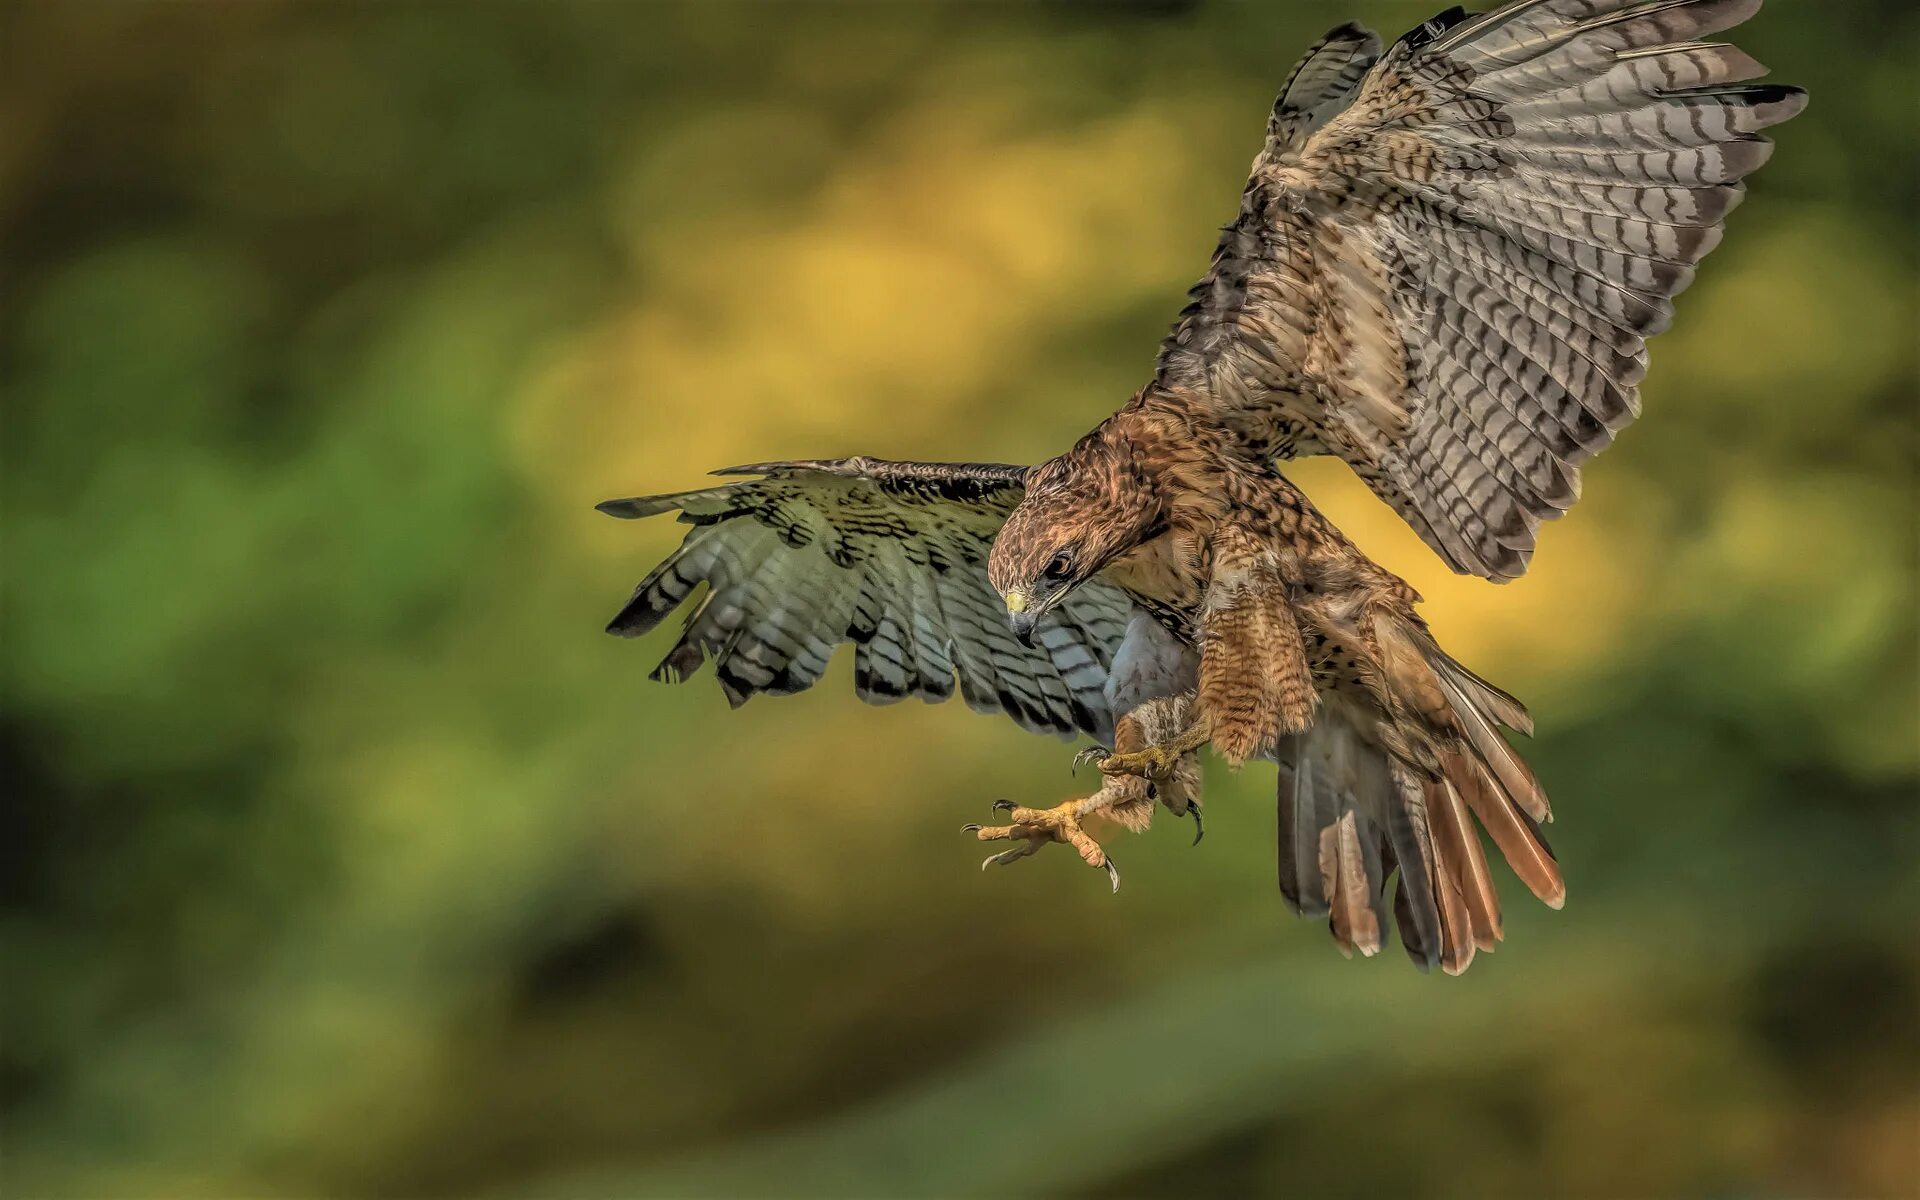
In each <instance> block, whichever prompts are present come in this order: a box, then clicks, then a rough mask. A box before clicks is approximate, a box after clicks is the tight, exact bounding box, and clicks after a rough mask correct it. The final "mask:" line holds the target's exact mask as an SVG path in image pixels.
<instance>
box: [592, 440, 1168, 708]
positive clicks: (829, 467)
mask: <svg viewBox="0 0 1920 1200" xmlns="http://www.w3.org/2000/svg"><path fill="white" fill-rule="evenodd" d="M716 473H717V474H729V475H730V474H745V475H751V476H754V478H749V479H742V480H740V481H736V482H730V483H725V484H721V485H720V486H718V487H710V488H702V489H700V490H698V491H691V492H679V493H675V494H672V495H664V496H643V497H636V498H633V499H628V500H609V501H607V502H606V503H605V504H602V505H600V509H601V511H603V512H607V513H609V514H611V515H613V516H617V517H627V518H635V517H646V516H653V515H656V514H659V513H664V512H673V511H678V512H679V514H680V519H681V520H682V521H685V522H688V523H690V524H692V525H693V526H694V529H693V530H692V532H690V533H689V534H688V535H687V537H686V540H685V541H684V542H683V543H682V544H681V546H680V548H679V549H678V550H676V551H675V552H674V553H673V554H672V555H670V556H669V557H668V558H667V560H666V561H665V562H663V563H661V564H660V565H659V566H658V567H655V568H654V569H653V571H652V572H650V573H649V574H648V575H647V577H646V578H645V579H644V580H642V581H641V583H640V586H639V587H638V588H637V589H635V591H634V594H633V598H632V599H631V600H629V601H628V603H627V605H626V607H625V608H623V609H621V611H620V613H619V615H617V616H616V617H615V618H614V619H613V622H612V623H611V624H610V625H608V627H607V629H608V632H610V633H615V634H618V635H620V636H623V637H636V636H639V635H640V634H644V633H647V632H648V631H650V630H652V629H653V628H654V627H655V626H657V625H659V624H660V623H661V622H662V621H663V620H665V619H666V617H667V615H668V614H669V613H672V612H673V611H674V610H675V609H677V608H679V607H680V606H681V605H682V604H684V603H685V602H686V601H687V600H688V599H689V598H690V597H692V596H693V595H694V593H695V592H696V590H698V589H699V588H700V586H701V585H702V584H705V585H707V586H706V590H705V593H704V594H703V595H702V596H701V597H700V599H699V600H698V601H697V602H696V603H695V604H694V605H693V607H692V609H691V611H690V612H689V613H688V616H687V618H686V622H685V626H684V628H683V630H682V633H681V636H680V638H679V640H678V641H677V642H675V643H674V645H673V647H672V648H671V649H670V650H669V651H668V652H667V655H666V657H665V659H663V660H662V661H661V663H660V665H659V666H658V667H657V668H656V669H655V670H654V672H653V678H655V679H661V680H668V681H679V680H684V679H686V678H688V677H689V676H691V675H693V674H694V673H695V672H696V671H698V670H699V669H700V667H701V665H702V664H703V663H705V662H708V661H711V662H712V663H713V665H714V674H715V676H716V677H717V678H718V680H719V682H720V686H721V688H722V690H724V691H725V693H726V696H727V699H728V700H729V701H730V702H732V703H733V704H735V705H738V704H743V703H745V702H746V701H747V699H748V698H750V697H752V696H753V695H755V694H757V693H761V692H767V693H772V694H775V695H781V694H788V693H792V692H798V691H802V690H804V689H806V688H809V687H812V686H813V685H814V684H815V683H817V682H819V680H820V678H821V676H822V675H823V674H824V673H825V672H826V669H827V665H828V663H829V662H830V661H831V659H832V657H833V652H834V650H835V648H837V647H838V646H839V645H840V644H841V643H843V642H852V643H853V644H854V655H853V679H854V689H855V691H856V692H857V693H858V695H859V696H860V698H861V699H862V700H865V701H867V702H869V703H873V704H887V703H892V702H894V701H897V700H900V699H903V698H904V697H907V696H918V697H920V698H921V699H922V700H925V701H929V702H933V701H939V700H944V699H946V698H948V697H949V696H951V695H952V694H953V692H954V690H955V687H956V685H957V687H958V689H959V691H960V694H961V696H962V697H963V698H964V699H965V701H966V703H967V704H968V705H969V706H970V707H972V708H974V709H976V710H978V711H982V712H1004V713H1006V714H1007V715H1008V716H1010V717H1012V718H1013V719H1014V720H1015V721H1016V722H1018V723H1019V724H1020V725H1021V727H1022V728H1025V729H1029V730H1033V731H1035V732H1040V733H1052V734H1059V735H1062V736H1068V735H1072V734H1073V733H1075V732H1076V731H1078V732H1080V733H1084V734H1088V735H1091V736H1093V737H1095V738H1099V739H1102V740H1106V739H1110V738H1111V737H1112V734H1113V717H1112V714H1111V713H1110V712H1109V710H1108V705H1107V700H1106V696H1105V686H1106V682H1107V673H1108V669H1109V667H1110V666H1111V665H1112V662H1113V656H1114V654H1115V652H1116V651H1117V650H1118V648H1119V645H1120V641H1121V638H1122V637H1123V636H1124V634H1125V632H1126V624H1127V620H1128V617H1129V615H1130V613H1131V609H1132V605H1131V602H1130V601H1129V600H1128V599H1127V598H1126V597H1125V595H1123V594H1122V593H1121V592H1119V591H1117V590H1116V589H1113V588H1110V587H1107V586H1105V585H1103V584H1099V583H1090V584H1087V585H1085V586H1083V587H1081V588H1079V589H1078V590H1076V591H1075V592H1074V594H1073V595H1072V596H1071V597H1069V598H1068V600H1067V601H1066V602H1065V603H1063V604H1062V605H1061V606H1060V607H1059V608H1057V609H1056V610H1054V612H1053V613H1052V614H1050V615H1049V617H1048V618H1047V619H1046V620H1045V621H1043V623H1042V624H1041V626H1040V628H1039V629H1038V630H1037V631H1036V636H1035V645H1034V646H1033V647H1032V648H1028V647H1025V646H1022V645H1020V643H1019V642H1017V641H1015V640H1014V638H1013V636H1012V634H1011V633H1010V632H1009V631H1008V629H1007V623H1006V610H1005V607H1004V605H1003V604H1002V602H1001V600H1000V598H999V597H998V596H997V595H996V594H995V593H994V591H993V589H992V588H991V587H989V586H988V584H987V577H986V559H987V553H988V550H989V549H990V548H991V546H992V544H993V538H994V535H995V534H996V533H997V532H998V531H999V529H1000V525H1001V523H1002V522H1003V521H1005V519H1006V516H1007V513H1009V512H1010V511H1012V509H1013V507H1014V505H1015V504H1017V503H1018V502H1019V500H1020V497H1021V495H1022V494H1023V492H1024V486H1023V481H1024V479H1025V475H1026V468H1024V467H1013V466H998V465H992V464H972V463H961V464H944V463H893V462H884V461H881V460H877V459H868V458H853V459H839V460H826V461H803V462H791V463H761V464H757V465H755V466H751V467H738V468H732V469H730V470H728V471H723V472H716Z"/></svg>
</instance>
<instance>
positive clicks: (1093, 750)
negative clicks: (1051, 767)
mask: <svg viewBox="0 0 1920 1200" xmlns="http://www.w3.org/2000/svg"><path fill="white" fill-rule="evenodd" d="M1112 753H1113V751H1111V750H1109V749H1107V748H1106V747H1105V746H1088V747H1087V748H1086V749H1084V750H1082V751H1080V753H1078V754H1076V755H1074V756H1073V771H1075V772H1077V771H1079V769H1080V768H1081V766H1082V765H1083V764H1085V763H1089V762H1092V761H1093V760H1094V759H1097V758H1106V757H1107V756H1108V755H1110V754H1112ZM1070 773H1071V772H1070Z"/></svg>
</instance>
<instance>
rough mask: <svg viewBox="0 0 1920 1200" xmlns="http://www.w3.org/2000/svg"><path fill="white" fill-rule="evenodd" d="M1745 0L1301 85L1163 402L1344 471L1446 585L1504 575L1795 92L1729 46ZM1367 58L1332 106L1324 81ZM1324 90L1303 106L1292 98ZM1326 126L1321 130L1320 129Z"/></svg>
mask: <svg viewBox="0 0 1920 1200" xmlns="http://www.w3.org/2000/svg"><path fill="white" fill-rule="evenodd" d="M1759 7H1760V0H1639V2H1633V0H1518V2H1517V3H1512V4H1508V5H1506V6H1505V7H1503V8H1501V9H1499V10H1498V11H1496V12H1492V13H1488V14H1484V15H1478V16H1470V15H1468V14H1466V13H1463V12H1461V11H1460V10H1459V9H1454V10H1451V11H1450V12H1448V13H1444V14H1442V15H1441V16H1439V17H1436V18H1434V19H1433V20H1432V21H1429V22H1428V23H1427V24H1425V25H1423V26H1421V27H1420V28H1419V29H1417V30H1415V31H1414V32H1412V33H1410V34H1408V35H1407V36H1406V37H1405V38H1402V39H1401V40H1400V41H1399V42H1397V43H1395V45H1394V46H1393V47H1391V48H1390V49H1389V50H1388V51H1387V52H1386V53H1385V54H1384V55H1381V56H1379V57H1378V60H1377V61H1374V59H1373V58H1372V56H1371V54H1370V52H1369V50H1368V43H1367V42H1366V40H1365V37H1364V34H1363V32H1362V31H1359V30H1357V29H1355V28H1353V27H1347V26H1343V27H1342V28H1340V29H1337V30H1335V31H1334V32H1333V33H1332V34H1330V35H1329V37H1328V40H1327V41H1326V42H1324V43H1323V44H1322V45H1321V46H1319V47H1316V48H1315V50H1314V51H1313V53H1312V54H1311V55H1310V56H1309V60H1308V62H1307V63H1305V64H1303V66H1302V68H1301V69H1300V70H1299V71H1297V72H1296V79H1295V81H1294V82H1293V83H1290V84H1289V88H1288V93H1289V94H1287V95H1283V96H1282V98H1281V103H1280V105H1279V107H1278V108H1277V109H1276V112H1275V115H1274V119H1273V120H1272V122H1270V124H1269V130H1268V134H1269V136H1268V142H1267V145H1266V147H1265V148H1264V150H1263V151H1262V153H1261V155H1260V157H1259V158H1258V159H1257V160H1256V161H1255V163H1254V167H1253V176H1252V179H1251V180H1250V181H1249V182H1248V184H1247V188H1246V192H1245V193H1244V195H1243V197H1242V201H1241V209H1240V214H1239V217H1238V218H1237V219H1236V220H1235V221H1234V222H1233V223H1232V224H1231V225H1229V226H1228V227H1227V229H1226V231H1225V233H1224V236H1223V238H1222V240H1221V243H1220V248H1219V250H1218V251H1217V252H1216V253H1215V255H1214V260H1213V267H1212V271H1211V272H1210V273H1209V275H1208V276H1207V278H1206V279H1204V280H1202V281H1201V282H1200V284H1199V285H1198V286H1197V287H1196V288H1195V289H1194V291H1193V293H1192V302H1191V303H1190V304H1189V305H1188V307H1187V309H1186V311H1185V312H1184V313H1183V314H1182V316H1181V319H1180V322H1179V324H1178V325H1177V326H1176V327H1175V329H1174V331H1173V334H1172V336H1171V337H1170V338H1169V339H1168V341H1167V342H1166V344H1165V346H1164V347H1163V349H1162V353H1161V358H1160V364H1159V371H1158V383H1159V384H1160V385H1161V386H1162V387H1164V388H1169V389H1174V390H1175V391H1176V394H1179V395H1183V396H1185V397H1187V398H1188V400H1189V402H1190V403H1195V404H1201V405H1205V406H1207V407H1209V408H1211V409H1212V410H1214V412H1215V414H1216V415H1218V416H1220V417H1222V418H1223V419H1225V420H1227V421H1228V422H1229V423H1230V424H1232V425H1234V426H1235V427H1237V428H1238V429H1240V430H1241V431H1242V432H1243V433H1244V434H1245V436H1246V438H1247V440H1248V443H1249V444H1250V445H1252V446H1255V447H1256V448H1258V450H1259V451H1260V452H1262V453H1266V452H1271V453H1274V454H1277V455H1281V456H1291V455H1293V454H1317V453H1331V454H1336V455H1339V456H1340V457H1341V458H1343V459H1345V460H1346V461H1347V462H1348V463H1350V464H1351V465H1352V466H1353V467H1354V469H1355V470H1356V472H1357V473H1358V474H1359V475H1360V476H1361V477H1362V478H1363V479H1365V480H1366V482H1367V483H1368V485H1369V486H1371V487H1372V488H1373V490H1374V491H1375V492H1376V493H1378V494H1379V495H1380V497H1381V498H1382V499H1384V500H1386V501H1387V502H1388V503H1389V504H1391V505H1392V506H1393V507H1394V508H1395V509H1396V510H1397V511H1398V512H1399V513H1400V514H1401V515H1402V516H1403V517H1405V518H1406V520H1407V521H1408V522H1409V523H1410V524H1411V525H1412V526H1413V527H1414V528H1415V529H1416V530H1417V531H1419V533H1420V535H1421V536H1422V537H1423V538H1425V539H1426V541H1427V543H1428V544H1429V545H1431V546H1432V547H1433V548H1434V549H1435V550H1436V551H1438V552H1439V554H1440V555H1441V557H1443V558H1445V559H1446V561H1447V562H1448V563H1449V564H1450V565H1451V566H1452V567H1453V568H1454V569H1455V570H1456V571H1461V572H1465V573H1472V574H1477V575H1482V576H1486V577H1488V578H1491V579H1511V578H1514V577H1516V576H1518V575H1520V574H1521V573H1523V572H1524V571H1525V570H1526V567H1527V562H1528V559H1529V557H1530V556H1531V554H1532V552H1533V546H1534V539H1535V535H1536V532H1537V530H1538V527H1539V524H1540V522H1541V521H1542V520H1545V519H1549V518H1552V517H1555V516H1558V515H1559V514H1560V513H1561V512H1563V511H1565V510H1566V509H1567V508H1569V507H1570V506H1571V505H1572V504H1573V503H1574V501H1575V500H1576V499H1577V498H1578V496H1579V492H1580V487H1579V482H1580V481H1579V466H1580V464H1581V463H1582V462H1584V461H1585V460H1586V459H1587V458H1589V457H1591V456H1592V455H1594V454H1595V453H1597V452H1599V451H1600V450H1602V449H1604V448H1605V447H1606V446H1607V445H1608V444H1609V443H1611V442H1612V440H1613V437H1614V435H1615V434H1616V433H1617V432H1618V431H1619V430H1620V429H1621V428H1622V427H1623V426H1625V425H1626V424H1627V423H1628V422H1629V421H1631V420H1632V419H1633V418H1634V417H1635V416H1636V415H1637V414H1638V412H1639V407H1640V406H1639V395H1638V391H1639V384H1640V380H1641V378H1642V376H1643V375H1644V374H1645V370H1646V353H1645V342H1646V339H1647V338H1648V337H1649V336H1651V335H1653V334H1655V333H1657V332H1659V331H1660V330H1662V329H1665V328H1666V326H1667V324H1668V322H1669V321H1670V320H1671V318H1672V315H1673V297H1674V296H1675V295H1676V294H1678V293H1679V292H1680V291H1681V290H1682V289H1683V288H1685V287H1686V286H1687V284H1688V283H1689V282H1690V281H1691V280H1692V278H1693V273H1694V267H1695V265H1696V264H1697V263H1698V262H1699V261H1700V260H1701V259H1702V258H1703V257H1704V256H1705V255H1706V254H1707V253H1708V252H1709V251H1710V250H1712V249H1713V247H1714V246H1715V245H1716V244H1718V242H1719V241H1720V234H1721V222H1722V220H1723V219H1724V218H1725V217H1726V215H1727V213H1728V212H1729V211H1731V210H1732V209H1733V207H1734V206H1735V205H1736V204H1738V203H1739V201H1740V198H1741V196H1742V194H1743V191H1744V188H1743V185H1742V184H1741V179H1742V178H1743V177H1744V176H1745V175H1747V174H1748V173H1749V172H1751V171H1752V170H1754V169H1755V168H1756V167H1758V166H1760V164H1761V163H1763V162H1765V161H1766V159H1767V156H1768V154H1769V152H1770V150H1771V144H1770V143H1769V142H1768V141H1767V140H1766V139H1765V138H1764V137H1761V136H1759V131H1760V130H1761V129H1764V128H1765V127H1767V126H1769V125H1773V124H1775V123H1777V122H1779V121H1784V120H1786V119H1787V118H1789V117H1791V116H1793V115H1794V114H1795V113H1797V112H1799V111H1800V109H1801V108H1802V107H1803V105H1804V103H1805V99H1806V97H1805V93H1804V92H1802V91H1800V90H1799V89H1797V88H1791V87H1775V86H1755V85H1749V84H1744V83H1743V81H1745V80H1750V79H1754V78H1756V77H1758V76H1760V75H1762V74H1764V69H1763V68H1762V67H1761V66H1760V65H1759V64H1758V63H1756V62H1754V61H1753V59H1751V58H1749V57H1748V56H1747V55H1745V54H1743V53H1741V52H1740V51H1739V50H1737V49H1735V48H1733V47H1732V46H1728V45H1724V44H1720V43H1714V42H1704V41H1698V40H1694V39H1698V38H1701V37H1703V36H1705V35H1710V34H1712V33H1715V32H1717V31H1720V30H1724V29H1727V28H1730V27H1732V26H1734V25H1737V24H1739V23H1740V22H1741V21H1744V20H1746V19H1747V18H1748V17H1749V16H1751V15H1753V13H1754V12H1755V10H1757V9H1758V8H1759ZM1342 55H1344V56H1345V61H1346V62H1348V63H1349V65H1358V64H1368V69H1367V71H1366V74H1365V77H1364V79H1362V80H1361V82H1360V83H1359V85H1358V87H1357V88H1355V89H1352V90H1351V92H1350V93H1348V92H1343V91H1342V89H1341V87H1340V85H1339V81H1340V79H1341V78H1343V76H1342V75H1341V74H1340V73H1339V72H1337V71H1333V70H1330V69H1329V64H1330V63H1337V62H1339V61H1341V57H1340V56H1342ZM1303 77H1304V78H1312V79H1317V80H1320V81H1321V82H1320V83H1319V84H1317V85H1316V90H1315V95H1316V97H1317V98H1318V99H1317V101H1316V103H1317V104H1318V105H1320V106H1324V105H1326V104H1328V103H1337V104H1339V105H1340V106H1341V107H1340V108H1339V111H1338V112H1337V114H1335V115H1333V116H1332V117H1331V118H1330V119H1329V118H1327V117H1325V116H1324V115H1322V116H1319V117H1318V118H1317V119H1303V118H1302V117H1301V115H1300V114H1301V113H1303V112H1313V111H1316V110H1315V107H1314V105H1311V104H1310V105H1302V104H1301V103H1299V102H1298V101H1297V100H1296V99H1295V98H1294V97H1292V96H1291V93H1292V92H1293V90H1294V88H1295V86H1296V84H1297V83H1298V81H1299V80H1300V79H1301V78H1303ZM1316 126H1317V128H1316Z"/></svg>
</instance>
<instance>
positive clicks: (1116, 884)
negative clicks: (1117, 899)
mask: <svg viewBox="0 0 1920 1200" xmlns="http://www.w3.org/2000/svg"><path fill="white" fill-rule="evenodd" d="M1105 865H1106V868H1107V878H1108V879H1111V880H1112V881H1113V890H1114V891H1116V892H1117V891H1119V890H1120V865H1119V864H1118V863H1116V862H1114V861H1113V855H1111V854H1109V855H1107V861H1106V864H1105Z"/></svg>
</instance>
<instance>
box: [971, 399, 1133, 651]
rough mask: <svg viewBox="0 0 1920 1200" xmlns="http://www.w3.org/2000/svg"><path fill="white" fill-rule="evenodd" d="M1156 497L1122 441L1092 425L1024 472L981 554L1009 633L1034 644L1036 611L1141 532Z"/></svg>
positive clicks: (1087, 576)
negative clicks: (1016, 501)
mask: <svg viewBox="0 0 1920 1200" xmlns="http://www.w3.org/2000/svg"><path fill="white" fill-rule="evenodd" d="M1157 513H1158V501H1157V499H1156V498H1155V496H1154V495H1153V491H1152V489H1151V488H1150V487H1149V486H1148V485H1147V483H1146V480H1145V478H1144V476H1143V475H1142V473H1141V472H1140V470H1139V469H1138V466H1137V464H1136V463H1135V462H1134V461H1133V460H1132V459H1131V457H1130V455H1128V454H1127V453H1126V452H1125V451H1124V449H1122V448H1119V447H1115V446H1114V445H1112V444H1110V443H1109V442H1107V441H1106V440H1104V439H1101V438H1099V436H1098V433H1097V432H1096V434H1094V435H1090V436H1089V437H1087V438H1086V439H1084V440H1082V442H1081V444H1080V445H1078V446H1075V447H1074V448H1073V449H1072V450H1071V451H1069V452H1068V453H1066V454H1063V455H1061V456H1060V457H1059V458H1054V459H1049V460H1048V461H1046V462H1044V463H1041V464H1040V465H1039V466H1037V467H1035V468H1034V469H1033V471H1032V472H1031V473H1030V474H1029V475H1028V476H1027V494H1026V496H1025V498H1023V499H1022V500H1021V501H1020V505H1019V507H1017V508H1015V509H1014V510H1013V512H1012V514H1010V515H1009V516H1008V517H1007V523H1006V524H1005V525H1003V526H1001V528H1000V535H999V537H998V538H996V539H995V540H994V543H993V554H992V555H991V556H990V557H989V558H988V560H987V579H988V581H989V582H990V583H992V584H993V590H994V591H996V592H999V593H1000V595H1001V596H1002V597H1003V598H1004V599H1005V600H1006V602H1007V620H1008V623H1009V624H1010V625H1011V626H1012V627H1013V632H1014V636H1015V637H1018V638H1019V639H1020V641H1021V642H1022V643H1024V644H1029V645H1030V644H1032V638H1033V628H1034V625H1035V624H1036V623H1037V622H1038V621H1039V619H1040V617H1041V616H1042V615H1043V614H1045V613H1046V612H1047V610H1048V609H1050V608H1053V607H1054V606H1055V605H1057V604H1059V603H1060V602H1061V601H1062V600H1064V599H1066V597H1067V594H1068V593H1069V592H1071V591H1073V589H1074V588H1076V587H1078V586H1080V585H1081V584H1082V583H1085V582H1086V581H1087V580H1089V579H1091V578H1093V576H1094V575H1095V574H1097V573H1098V572H1099V571H1100V569H1101V568H1102V567H1104V566H1106V565H1107V564H1108V563H1109V562H1112V561H1113V559H1114V558H1115V557H1116V556H1118V555H1120V554H1124V553H1125V552H1127V551H1128V550H1131V549H1133V547H1135V546H1136V545H1138V544H1139V543H1140V542H1141V541H1142V540H1143V539H1144V538H1145V536H1146V535H1147V533H1148V531H1149V530H1150V529H1151V528H1152V527H1153V525H1154V524H1155V523H1156V521H1157V520H1158V516H1157Z"/></svg>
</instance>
